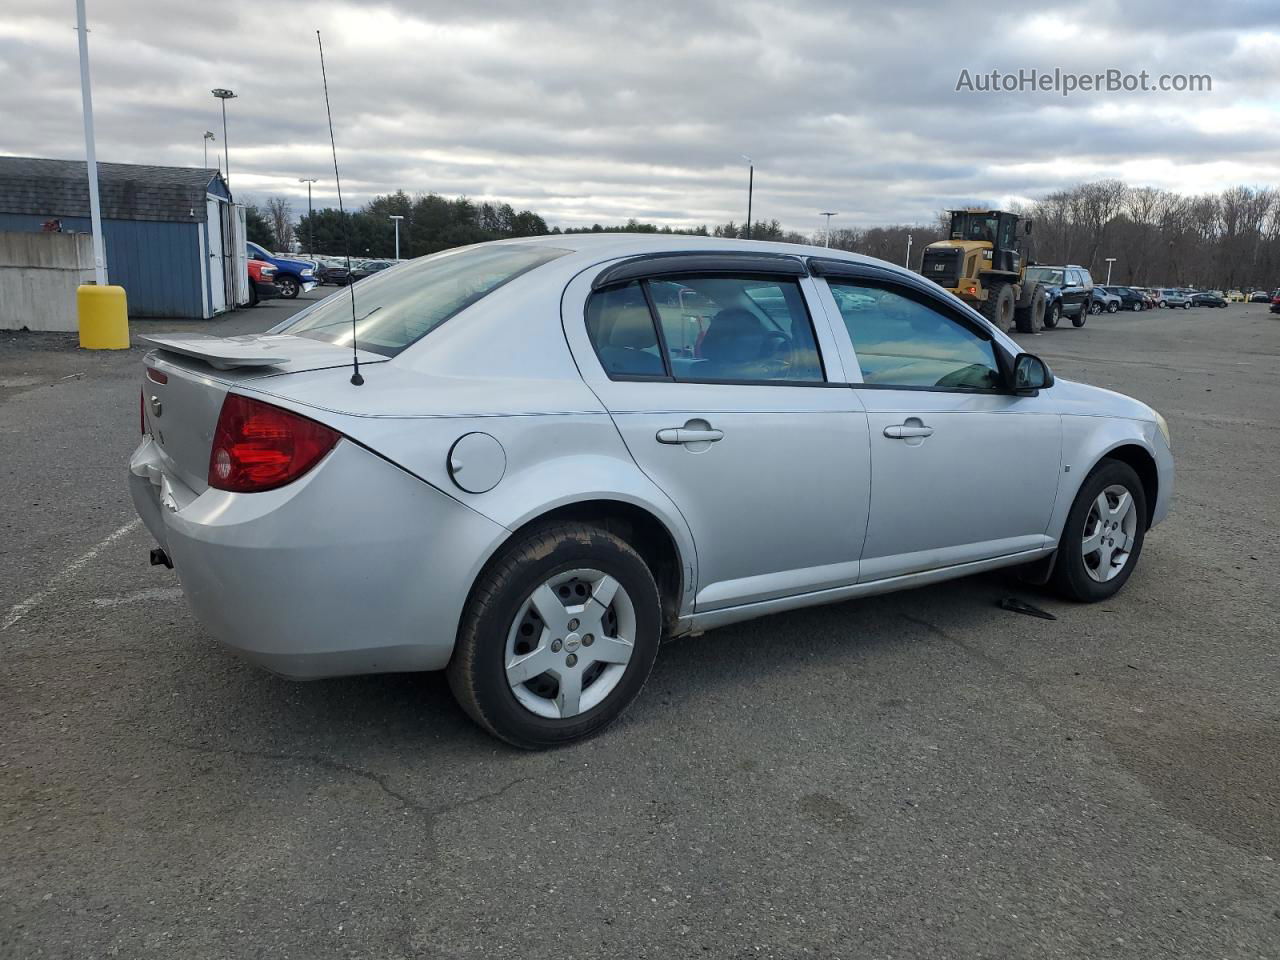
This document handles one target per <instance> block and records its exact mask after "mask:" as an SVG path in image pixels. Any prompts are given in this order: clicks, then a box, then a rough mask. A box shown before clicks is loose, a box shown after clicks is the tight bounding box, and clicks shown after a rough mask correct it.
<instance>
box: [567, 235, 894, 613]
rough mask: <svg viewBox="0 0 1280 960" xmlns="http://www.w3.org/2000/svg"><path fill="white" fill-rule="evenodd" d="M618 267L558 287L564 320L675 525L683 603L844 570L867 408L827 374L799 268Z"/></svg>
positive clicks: (851, 561)
mask: <svg viewBox="0 0 1280 960" xmlns="http://www.w3.org/2000/svg"><path fill="white" fill-rule="evenodd" d="M673 261H674V262H673ZM695 261H696V262H695ZM618 269H620V270H621V271H622V272H618V270H614V272H611V273H610V272H608V271H606V272H605V274H600V273H599V272H598V271H597V275H596V276H594V277H593V276H592V275H591V274H587V275H584V276H583V277H581V278H579V279H578V280H576V281H575V282H574V284H571V285H570V288H569V289H568V290H567V291H566V295H565V298H564V301H563V303H564V305H565V306H564V325H565V332H566V336H567V337H568V339H569V343H570V346H571V348H572V349H573V351H574V354H575V357H576V358H577V360H578V366H579V369H580V370H581V371H582V374H583V378H584V379H585V380H586V382H587V383H588V385H589V386H590V387H591V388H592V389H593V390H594V391H595V392H596V394H597V396H599V398H600V400H601V402H602V403H603V404H604V405H605V407H606V408H607V409H608V411H609V413H610V414H611V416H612V418H613V420H614V423H615V424H616V425H617V428H618V431H619V433H620V434H621V436H622V439H623V441H624V442H625V443H626V445H627V448H628V450H629V451H630V453H631V455H632V457H633V458H634V459H635V462H636V463H637V464H638V465H639V467H640V469H641V470H643V471H644V473H645V474H646V475H647V476H648V477H649V478H650V479H651V480H652V481H653V482H654V483H655V484H657V485H658V486H659V487H660V488H661V489H662V490H663V491H664V492H665V493H666V494H667V495H668V496H669V497H670V498H671V499H672V500H673V501H674V502H675V504H676V505H677V506H678V508H679V509H680V511H681V513H682V514H683V515H684V518H685V519H686V521H687V522H688V524H689V528H690V530H691V532H692V534H693V539H694V544H695V548H696V551H697V567H698V571H697V587H696V593H695V597H694V608H695V610H696V611H698V612H705V611H708V610H715V609H722V608H726V607H731V606H736V605H739V604H744V603H752V602H757V601H762V600H768V599H773V598H777V597H783V596H791V595H795V594H801V593H807V592H811V591H814V590H821V589H826V588H830V587H837V586H842V585H846V584H851V583H855V582H857V579H858V556H859V553H860V552H861V549H862V540H863V536H864V535H865V533H866V523H867V504H868V497H869V493H870V453H869V444H868V437H867V417H866V413H865V412H864V411H863V409H862V405H861V402H860V400H859V398H858V397H857V395H854V394H851V391H848V390H846V389H842V387H841V384H842V383H843V380H844V374H843V368H842V366H841V364H840V360H839V358H838V352H837V349H836V347H835V341H834V338H833V335H832V331H831V326H830V324H829V322H828V321H827V318H826V316H825V314H824V313H822V312H821V310H816V311H815V310H814V309H813V308H812V302H811V297H812V295H813V281H812V280H810V279H807V278H806V277H804V268H803V265H801V264H800V262H799V261H798V260H796V259H794V258H783V257H773V258H768V257H751V256H746V257H744V256H742V255H737V256H735V255H725V256H722V257H707V256H698V257H692V256H685V257H671V256H666V257H652V258H641V259H640V260H638V261H624V262H623V263H622V264H621V265H619V266H618ZM690 271H693V272H690ZM606 274H607V275H606ZM601 277H603V279H601ZM591 286H594V287H595V289H589V288H590V287H591Z"/></svg>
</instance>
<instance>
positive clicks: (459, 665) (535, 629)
mask: <svg viewBox="0 0 1280 960" xmlns="http://www.w3.org/2000/svg"><path fill="white" fill-rule="evenodd" d="M566 577H567V578H568V579H567V580H566V579H565V578H566ZM599 578H604V579H599ZM606 580H609V581H612V584H613V586H612V589H611V590H609V591H606V590H605V588H603V587H601V584H602V583H604V582H605V581H606ZM584 585H585V589H584ZM605 592H608V596H609V599H608V601H607V602H605V601H600V600H598V598H599V597H600V596H603V595H604V593H605ZM557 602H558V603H560V604H562V605H563V607H564V609H563V610H560V609H559V608H556V607H555V604H556V603H557ZM623 602H625V608H622V607H620V605H621V604H622V603H623ZM548 604H549V605H551V606H552V608H553V609H552V610H550V611H546V610H545V608H546V606H547V605H548ZM597 608H599V609H597ZM544 611H545V615H544ZM575 611H576V612H575ZM610 616H612V621H610V620H609V618H610ZM579 619H580V620H581V622H580V623H579ZM562 620H563V622H561V621H562ZM593 623H597V624H600V626H599V627H598V628H597V627H596V626H592V624H593ZM597 629H598V630H599V636H598V638H593V639H592V640H588V639H587V638H588V637H589V636H591V633H588V632H587V631H591V632H592V633H594V632H595V631H596V630H597ZM576 631H581V633H578V632H576ZM607 631H611V632H607ZM627 633H631V634H632V636H631V637H626V636H625V635H626V634H627ZM661 634H662V603H661V598H660V595H659V593H658V587H657V584H656V583H655V582H654V579H653V574H652V573H651V572H650V570H649V568H648V566H646V565H645V562H644V560H643V559H642V558H641V557H640V555H639V554H638V553H637V552H636V551H635V549H634V548H633V547H632V546H631V545H630V544H629V543H627V542H626V541H625V540H623V539H622V538H620V537H618V536H616V535H614V534H612V533H610V532H609V531H607V530H603V529H601V528H599V527H594V526H590V525H587V524H583V523H564V524H558V525H555V526H550V527H544V528H542V529H541V530H534V531H532V532H530V533H529V534H528V535H527V536H524V537H522V538H521V539H519V540H518V541H516V542H514V543H512V544H511V545H510V546H508V547H506V548H504V550H503V551H502V553H501V554H499V555H498V557H497V558H496V559H495V560H494V561H493V562H491V563H490V564H489V566H488V567H487V568H486V569H485V571H484V572H483V573H482V574H481V575H480V577H479V579H478V580H477V581H476V585H475V587H474V588H473V589H472V592H471V597H470V599H469V600H468V602H467V606H466V609H465V610H464V612H463V616H462V623H461V625H460V626H459V628H458V640H457V645H456V646H455V648H454V651H453V658H452V659H451V660H450V661H449V666H448V668H447V673H448V677H449V686H450V688H451V689H452V690H453V695H454V697H455V698H456V699H457V701H458V703H459V705H460V706H461V707H462V708H463V710H465V711H466V712H467V714H468V715H469V716H470V717H471V719H472V720H474V721H475V722H476V723H477V724H479V725H480V726H481V727H483V728H484V729H485V730H487V731H488V732H489V733H491V734H493V735H494V736H496V737H499V738H501V739H502V740H505V741H507V742H508V743H510V744H512V745H514V746H517V747H521V748H523V749H526V750H539V749H545V748H548V747H556V746H560V745H562V744H566V743H571V742H572V741H574V740H580V739H582V738H583V737H587V736H590V735H591V734H594V733H596V732H598V731H599V730H601V729H603V728H604V727H605V726H607V725H608V724H609V723H611V722H612V721H613V720H615V719H617V717H618V716H619V715H620V714H621V713H622V711H623V710H624V709H626V708H627V706H629V705H630V704H631V702H632V701H633V700H635V698H636V697H637V696H638V695H639V693H640V690H641V688H643V687H644V684H645V681H646V680H647V679H648V678H649V671H650V669H651V668H652V667H653V661H654V659H655V658H656V657H657V654H658V642H659V640H660V639H661ZM615 637H616V638H617V639H615ZM619 640H629V641H630V649H629V650H627V651H625V656H626V657H627V659H626V660H625V662H623V661H621V660H620V659H618V658H616V657H615V658H614V659H609V660H606V659H605V654H606V652H607V651H617V650H619V649H621V648H622V647H625V646H626V645H625V644H620V643H619V642H618V641H619ZM605 641H608V644H606V642H605ZM609 655H610V656H613V653H609ZM535 657H536V658H537V659H536V661H535V660H534V659H533V658H535ZM525 661H529V662H530V663H531V664H536V665H537V666H539V667H540V666H542V665H543V664H545V665H546V667H547V669H546V671H541V672H539V673H537V674H534V675H531V676H528V677H527V678H526V677H524V676H523V675H522V673H520V672H519V669H520V667H521V665H523V664H524V662H525ZM618 667H620V668H621V670H620V671H618V670H617V668H618ZM533 668H534V667H532V666H531V667H530V669H533ZM610 671H612V672H610ZM524 672H525V673H528V672H529V670H525V671H524ZM597 683H606V684H607V686H606V687H604V688H601V689H603V690H604V691H605V692H604V693H603V694H601V693H600V692H599V691H597V694H596V700H597V702H593V697H592V691H593V690H596V687H595V684H597ZM601 697H602V698H601ZM566 698H571V699H566ZM580 708H581V709H580Z"/></svg>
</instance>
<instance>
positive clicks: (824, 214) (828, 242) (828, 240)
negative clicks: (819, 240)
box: [818, 210, 840, 247]
mask: <svg viewBox="0 0 1280 960" xmlns="http://www.w3.org/2000/svg"><path fill="white" fill-rule="evenodd" d="M818 216H820V217H826V218H827V230H826V241H825V242H824V243H823V246H824V247H829V246H831V218H832V217H838V216H840V214H838V213H836V212H835V211H834V210H824V211H823V212H822V213H820V214H818Z"/></svg>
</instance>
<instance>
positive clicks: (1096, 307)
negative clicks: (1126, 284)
mask: <svg viewBox="0 0 1280 960" xmlns="http://www.w3.org/2000/svg"><path fill="white" fill-rule="evenodd" d="M1119 309H1120V298H1119V297H1117V296H1116V295H1115V294H1114V293H1108V292H1107V289H1106V288H1105V287H1094V288H1093V292H1092V300H1091V302H1090V305H1089V312H1090V313H1095V314H1096V313H1115V312H1116V311H1117V310H1119Z"/></svg>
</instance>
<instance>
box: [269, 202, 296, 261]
mask: <svg viewBox="0 0 1280 960" xmlns="http://www.w3.org/2000/svg"><path fill="white" fill-rule="evenodd" d="M267 220H268V222H270V224H271V232H272V233H274V234H275V235H276V245H277V246H278V247H280V249H282V250H287V249H288V248H289V245H290V244H291V243H292V242H293V204H291V203H290V202H289V198H288V197H269V198H268V199H267Z"/></svg>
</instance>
